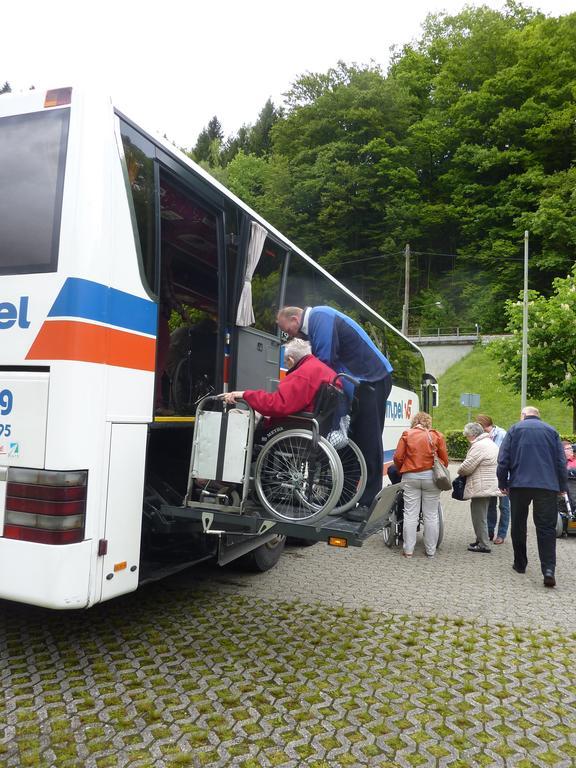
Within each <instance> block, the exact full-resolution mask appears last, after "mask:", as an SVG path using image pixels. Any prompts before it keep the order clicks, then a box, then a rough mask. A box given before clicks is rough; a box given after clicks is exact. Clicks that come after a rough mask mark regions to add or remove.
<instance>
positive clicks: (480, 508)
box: [470, 496, 490, 549]
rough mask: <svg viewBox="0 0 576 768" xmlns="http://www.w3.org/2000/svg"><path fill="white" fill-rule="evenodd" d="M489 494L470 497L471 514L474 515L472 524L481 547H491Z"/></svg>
mask: <svg viewBox="0 0 576 768" xmlns="http://www.w3.org/2000/svg"><path fill="white" fill-rule="evenodd" d="M489 503H490V497H489V496H477V497H476V498H474V499H470V514H471V516H472V525H473V526H474V533H475V534H476V541H477V542H478V544H480V546H481V547H485V548H486V549H490V538H489V537H488V504H489Z"/></svg>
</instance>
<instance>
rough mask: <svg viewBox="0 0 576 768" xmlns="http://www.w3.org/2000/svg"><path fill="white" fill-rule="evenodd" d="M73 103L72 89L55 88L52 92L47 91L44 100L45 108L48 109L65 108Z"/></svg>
mask: <svg viewBox="0 0 576 768" xmlns="http://www.w3.org/2000/svg"><path fill="white" fill-rule="evenodd" d="M71 101H72V88H55V89H54V90H52V91H46V98H45V99H44V108H45V109H46V107H65V106H66V104H70V102H71Z"/></svg>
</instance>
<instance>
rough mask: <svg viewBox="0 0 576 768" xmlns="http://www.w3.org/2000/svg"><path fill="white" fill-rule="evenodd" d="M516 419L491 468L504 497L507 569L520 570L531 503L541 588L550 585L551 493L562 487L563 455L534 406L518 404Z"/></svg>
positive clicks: (564, 485)
mask: <svg viewBox="0 0 576 768" xmlns="http://www.w3.org/2000/svg"><path fill="white" fill-rule="evenodd" d="M521 419H522V420H521V421H519V422H518V423H517V424H513V425H512V426H511V427H510V429H509V430H508V433H507V434H506V437H505V438H504V440H503V442H502V445H501V446H500V453H499V454H498V470H497V473H498V485H499V487H500V490H501V491H502V493H507V494H509V495H510V511H511V517H512V545H513V547H514V564H513V566H512V568H514V570H515V571H517V572H518V573H525V571H526V566H527V564H528V558H527V556H526V522H527V520H528V507H529V505H530V502H532V503H533V516H534V525H535V526H536V537H537V539H538V554H539V556H540V565H541V567H542V574H543V576H544V586H546V587H555V586H556V577H555V573H554V572H555V569H556V520H557V518H558V507H557V496H558V494H559V493H562V492H564V491H566V488H567V472H566V458H565V456H564V449H563V448H562V443H561V442H560V436H559V435H558V432H556V430H555V429H554V427H551V426H550V424H546V422H544V421H541V419H540V412H539V410H538V408H532V407H531V406H527V407H526V408H523V409H522V415H521Z"/></svg>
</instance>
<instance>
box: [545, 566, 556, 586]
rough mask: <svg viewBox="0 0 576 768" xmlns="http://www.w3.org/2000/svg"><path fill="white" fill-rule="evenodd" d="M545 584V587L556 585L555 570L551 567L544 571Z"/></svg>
mask: <svg viewBox="0 0 576 768" xmlns="http://www.w3.org/2000/svg"><path fill="white" fill-rule="evenodd" d="M544 586H545V587H555V586H556V578H555V576H554V571H553V570H552V569H550V568H548V569H547V570H545V571H544Z"/></svg>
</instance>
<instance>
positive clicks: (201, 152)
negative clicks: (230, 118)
mask: <svg viewBox="0 0 576 768" xmlns="http://www.w3.org/2000/svg"><path fill="white" fill-rule="evenodd" d="M223 139H224V133H223V132H222V126H221V125H220V121H219V120H218V118H217V117H216V115H214V117H213V118H212V119H211V120H210V122H209V123H208V125H207V126H206V128H203V129H202V131H200V133H199V134H198V138H197V140H196V144H195V145H194V149H193V150H192V157H193V158H194V160H196V161H197V162H200V161H201V160H206V161H208V163H209V164H210V165H214V164H215V162H214V161H215V159H216V158H217V157H219V154H220V146H221V144H222V141H223ZM216 164H217V162H216Z"/></svg>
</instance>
